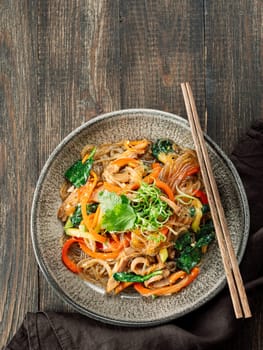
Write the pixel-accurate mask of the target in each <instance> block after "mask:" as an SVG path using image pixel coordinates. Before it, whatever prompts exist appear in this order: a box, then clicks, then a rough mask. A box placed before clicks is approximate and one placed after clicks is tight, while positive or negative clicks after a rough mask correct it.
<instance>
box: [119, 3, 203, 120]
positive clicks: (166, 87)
mask: <svg viewBox="0 0 263 350" xmlns="http://www.w3.org/2000/svg"><path fill="white" fill-rule="evenodd" d="M120 19H121V33H120V39H121V61H122V71H121V74H122V77H121V78H122V79H121V93H122V107H123V108H133V107H135V108H139V107H146V108H154V109H160V110H165V111H169V112H173V113H176V114H179V115H182V116H184V117H186V111H185V106H184V101H183V97H182V91H181V86H180V83H181V82H183V81H189V82H190V83H191V86H192V88H193V92H194V95H195V97H196V103H197V108H198V111H199V114H200V117H201V122H202V124H203V125H205V117H204V116H205V85H204V41H203V39H204V32H203V28H204V23H203V2H202V1H199V0H198V1H190V0H187V1H173V0H166V1H162V4H160V2H158V1H156V0H149V1H140V0H137V1H122V2H121V7H120Z"/></svg>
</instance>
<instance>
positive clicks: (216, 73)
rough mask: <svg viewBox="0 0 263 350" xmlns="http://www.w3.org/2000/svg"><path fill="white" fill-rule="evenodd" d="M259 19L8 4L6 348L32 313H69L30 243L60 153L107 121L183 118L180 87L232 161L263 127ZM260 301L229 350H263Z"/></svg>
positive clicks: (199, 5) (242, 9)
mask: <svg viewBox="0 0 263 350" xmlns="http://www.w3.org/2000/svg"><path fill="white" fill-rule="evenodd" d="M262 13H263V7H262V2H261V1H258V0H240V1H227V0H222V1H217V0H209V1H208V0H195V1H191V0H176V1H175V0H163V1H161V2H160V1H157V0H148V1H141V0H132V1H125V0H114V1H107V0H100V1H97V0H52V1H51V0H37V1H34V0H20V1H15V0H2V1H1V2H0V118H1V119H0V121H1V123H0V152H1V154H0V175H1V178H0V179H1V196H0V215H1V218H2V225H1V239H0V252H1V254H0V270H1V271H0V293H1V301H0V320H1V323H0V335H1V336H0V347H1V346H2V345H4V344H5V343H6V342H7V340H8V339H10V338H11V337H12V336H13V334H14V333H15V332H16V331H17V329H18V326H19V324H20V323H21V321H22V319H23V318H24V316H25V313H26V312H28V311H33V312H34V311H37V310H39V309H41V310H46V311H47V310H52V311H70V310H71V309H70V307H68V306H67V305H65V304H64V303H63V302H61V300H60V299H59V298H58V297H57V296H56V295H55V294H54V292H53V290H52V288H51V287H50V286H49V284H48V283H47V282H46V281H45V279H44V278H43V276H42V273H41V272H40V271H39V270H38V268H37V264H36V260H35V258H34V254H33V249H32V245H31V239H30V227H29V226H30V225H29V222H30V209H31V201H32V195H33V191H34V188H35V184H36V181H37V178H38V176H39V173H40V171H41V168H42V166H43V165H44V163H45V161H46V159H47V158H48V156H49V154H50V153H51V151H52V150H53V148H54V147H55V146H56V145H57V144H58V143H59V142H60V141H61V139H62V138H64V137H65V136H66V135H67V134H68V133H69V132H70V131H72V130H73V129H74V128H75V127H77V126H79V125H80V124H82V123H83V122H85V121H87V120H88V119H90V118H92V117H94V116H95V115H97V114H99V113H102V112H107V111H112V110H117V109H120V108H131V107H147V108H156V109H162V110H165V111H169V112H174V113H176V114H179V115H182V116H183V117H186V111H185V107H184V102H183V98H182V93H181V88H180V83H181V82H183V81H189V82H190V83H191V86H192V88H193V92H194V96H195V99H196V102H197V108H198V113H199V115H200V119H201V124H202V126H203V128H204V129H205V130H207V131H208V134H209V135H210V136H211V137H212V139H214V140H215V141H216V142H217V143H218V144H219V145H220V146H221V147H222V148H223V150H225V151H226V152H227V153H228V154H229V153H230V152H231V150H232V149H233V146H234V145H235V144H236V142H237V140H238V139H239V137H240V136H242V135H243V133H244V132H245V130H246V129H247V128H248V126H249V124H250V122H251V121H252V120H254V119H257V118H262V116H261V113H262V100H263V99H262V73H261V67H260V63H261V61H262V26H261V24H262ZM206 110H207V113H206ZM262 301H263V300H262V296H260V295H258V296H257V297H256V298H255V300H254V305H253V309H252V312H253V318H252V319H251V320H249V322H246V323H244V325H242V327H241V332H240V334H239V337H237V338H236V339H231V340H229V341H228V342H226V343H225V344H224V345H223V346H222V347H223V348H224V349H226V350H230V349H231V350H232V349H233V348H234V349H237V350H247V349H251V350H260V349H262V347H263V346H262V343H263V338H262V334H263V330H262V314H263V306H262V304H263V303H262ZM222 347H221V348H222Z"/></svg>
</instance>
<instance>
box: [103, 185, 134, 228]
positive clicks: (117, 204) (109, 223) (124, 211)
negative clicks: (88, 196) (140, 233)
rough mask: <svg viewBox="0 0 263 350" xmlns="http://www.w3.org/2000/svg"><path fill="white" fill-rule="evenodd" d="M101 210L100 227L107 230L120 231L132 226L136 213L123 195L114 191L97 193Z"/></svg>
mask: <svg viewBox="0 0 263 350" xmlns="http://www.w3.org/2000/svg"><path fill="white" fill-rule="evenodd" d="M99 201H100V205H101V209H102V212H103V213H104V214H103V216H102V227H103V228H104V229H105V230H107V231H111V232H112V231H115V232H121V231H125V230H130V229H132V228H133V227H134V223H135V219H136V215H135V213H134V210H133V208H132V207H131V205H130V204H129V199H128V197H126V196H125V195H121V196H118V195H117V194H116V193H114V192H109V191H102V192H100V193H99Z"/></svg>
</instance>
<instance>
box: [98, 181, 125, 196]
mask: <svg viewBox="0 0 263 350" xmlns="http://www.w3.org/2000/svg"><path fill="white" fill-rule="evenodd" d="M103 188H104V189H105V190H107V191H109V192H115V193H117V194H121V193H122V192H123V188H121V187H120V186H117V185H112V184H110V183H109V182H103Z"/></svg>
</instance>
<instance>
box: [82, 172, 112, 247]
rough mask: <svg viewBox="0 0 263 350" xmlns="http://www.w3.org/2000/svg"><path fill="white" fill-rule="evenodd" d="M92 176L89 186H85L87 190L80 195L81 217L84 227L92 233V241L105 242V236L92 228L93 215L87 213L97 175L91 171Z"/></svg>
mask: <svg viewBox="0 0 263 350" xmlns="http://www.w3.org/2000/svg"><path fill="white" fill-rule="evenodd" d="M91 174H92V175H93V177H94V179H93V182H89V186H88V187H87V191H86V192H85V193H84V194H83V195H82V199H81V203H80V204H81V214H82V217H83V221H84V225H85V226H86V229H87V230H88V231H89V233H90V234H91V235H92V237H93V239H94V241H97V242H101V243H104V242H106V240H107V238H106V237H104V236H101V235H99V234H98V233H97V232H96V231H95V230H94V229H93V224H92V222H91V218H93V219H94V216H92V214H90V215H88V214H87V210H86V208H87V203H88V201H89V199H90V196H91V194H92V192H93V190H94V188H95V186H96V184H97V175H96V174H95V173H94V172H92V173H91Z"/></svg>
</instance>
